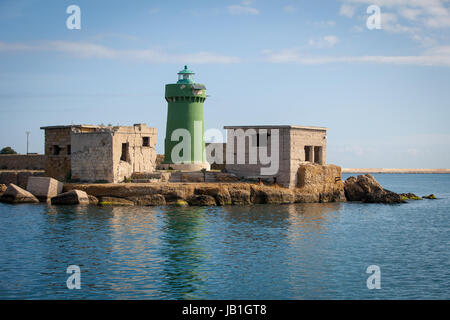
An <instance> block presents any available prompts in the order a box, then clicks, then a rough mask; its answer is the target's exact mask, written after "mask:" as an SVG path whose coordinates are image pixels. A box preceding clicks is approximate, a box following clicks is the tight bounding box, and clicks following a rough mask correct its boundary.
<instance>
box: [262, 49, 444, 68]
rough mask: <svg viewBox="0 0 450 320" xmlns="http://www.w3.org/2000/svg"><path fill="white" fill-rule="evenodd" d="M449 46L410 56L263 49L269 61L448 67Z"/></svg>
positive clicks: (311, 63) (310, 63)
mask: <svg viewBox="0 0 450 320" xmlns="http://www.w3.org/2000/svg"><path fill="white" fill-rule="evenodd" d="M449 51H450V48H447V47H442V48H440V49H439V48H437V49H436V51H433V50H429V51H427V52H425V53H424V54H423V55H411V56H317V55H307V54H303V53H302V52H301V51H300V49H298V48H291V49H283V50H279V51H272V50H264V51H263V52H262V54H263V56H264V60H265V61H267V62H271V63H298V64H304V65H319V64H329V63H376V64H393V65H417V66H443V67H450V52H449Z"/></svg>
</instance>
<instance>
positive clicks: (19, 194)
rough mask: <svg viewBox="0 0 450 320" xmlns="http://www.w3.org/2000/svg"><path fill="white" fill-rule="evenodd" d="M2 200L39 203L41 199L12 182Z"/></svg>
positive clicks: (0, 199)
mask: <svg viewBox="0 0 450 320" xmlns="http://www.w3.org/2000/svg"><path fill="white" fill-rule="evenodd" d="M0 201H1V202H6V203H38V202H39V200H38V199H37V198H36V197H35V196H34V195H32V194H31V193H30V192H28V191H26V190H24V189H22V188H21V187H18V186H16V185H15V184H13V183H10V184H9V186H8V188H7V189H6V191H5V192H4V193H3V194H2V196H1V197H0Z"/></svg>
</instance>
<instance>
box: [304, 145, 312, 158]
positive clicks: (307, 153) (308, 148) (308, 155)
mask: <svg viewBox="0 0 450 320" xmlns="http://www.w3.org/2000/svg"><path fill="white" fill-rule="evenodd" d="M311 149H312V146H305V161H311V160H312V150H311Z"/></svg>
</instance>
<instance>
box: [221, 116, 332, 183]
mask: <svg viewBox="0 0 450 320" xmlns="http://www.w3.org/2000/svg"><path fill="white" fill-rule="evenodd" d="M224 129H226V130H227V143H226V157H224V160H225V169H226V170H227V172H230V173H234V174H236V175H237V176H238V177H243V178H258V177H261V178H276V182H277V183H278V184H280V185H282V186H284V187H288V188H293V187H296V186H297V183H298V174H297V172H298V168H299V167H300V165H301V164H302V163H316V164H320V165H324V164H325V163H326V147H327V128H323V127H311V126H295V125H278V126H277V125H271V126H268V125H261V126H257V125H255V126H225V127H224ZM243 141H245V143H243ZM261 149H262V150H261ZM266 150H267V151H266ZM252 153H253V154H252ZM261 155H262V156H263V157H261ZM264 155H267V157H264ZM239 160H240V161H239Z"/></svg>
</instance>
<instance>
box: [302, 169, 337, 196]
mask: <svg viewBox="0 0 450 320" xmlns="http://www.w3.org/2000/svg"><path fill="white" fill-rule="evenodd" d="M297 175H298V179H297V191H298V193H300V194H307V195H311V194H313V195H319V197H320V198H319V199H318V200H319V201H320V202H332V201H345V193H344V183H343V182H342V174H341V167H339V166H336V165H333V164H328V165H320V164H316V163H303V164H301V165H300V166H299V168H298V172H297Z"/></svg>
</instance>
